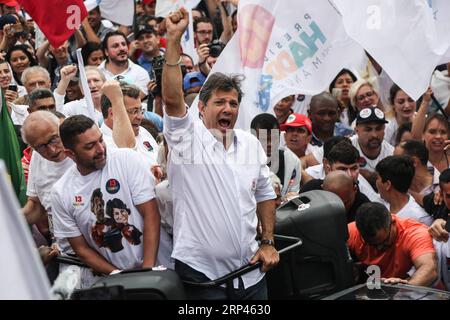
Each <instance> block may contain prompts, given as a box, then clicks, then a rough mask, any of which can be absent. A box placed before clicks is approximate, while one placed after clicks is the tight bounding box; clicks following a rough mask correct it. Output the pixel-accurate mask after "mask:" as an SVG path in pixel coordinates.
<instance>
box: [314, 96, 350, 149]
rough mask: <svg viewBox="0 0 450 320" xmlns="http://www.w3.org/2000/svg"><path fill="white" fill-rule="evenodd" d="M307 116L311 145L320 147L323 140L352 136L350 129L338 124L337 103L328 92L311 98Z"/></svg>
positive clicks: (338, 110)
mask: <svg viewBox="0 0 450 320" xmlns="http://www.w3.org/2000/svg"><path fill="white" fill-rule="evenodd" d="M308 116H309V118H310V119H311V122H312V125H313V126H312V127H313V134H312V140H311V144H312V145H316V146H319V147H321V146H322V145H323V143H324V141H325V140H327V139H329V138H331V137H333V136H348V135H351V134H353V130H352V129H350V128H348V127H346V126H345V125H343V124H342V123H340V122H338V121H339V117H340V109H339V102H338V100H337V99H336V98H335V97H334V96H333V95H331V94H330V93H328V92H322V93H320V94H317V95H315V96H313V97H312V98H311V102H310V103H309V110H308Z"/></svg>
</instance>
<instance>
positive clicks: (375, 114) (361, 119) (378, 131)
mask: <svg viewBox="0 0 450 320" xmlns="http://www.w3.org/2000/svg"><path fill="white" fill-rule="evenodd" d="M386 123H387V121H386V119H385V117H384V113H383V111H381V110H380V109H378V108H375V107H368V108H364V109H363V110H361V111H360V112H359V113H358V115H357V117H356V127H355V131H356V135H354V136H353V137H351V141H352V144H353V145H354V146H355V147H356V149H358V151H359V153H360V154H361V157H362V159H361V160H363V161H364V162H362V163H361V170H360V173H361V174H362V175H363V176H364V178H366V180H367V181H369V183H370V184H371V185H374V184H375V179H376V174H375V167H376V165H377V164H378V162H380V161H381V160H382V159H384V158H386V157H387V156H391V155H392V154H393V153H394V147H393V146H391V145H390V144H389V143H388V142H387V141H385V140H384V129H385V124H386Z"/></svg>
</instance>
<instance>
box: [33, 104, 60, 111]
mask: <svg viewBox="0 0 450 320" xmlns="http://www.w3.org/2000/svg"><path fill="white" fill-rule="evenodd" d="M36 109H37V110H39V111H41V110H44V111H50V110H55V109H56V105H54V104H49V105H47V106H45V105H44V106H39V107H37V108H36Z"/></svg>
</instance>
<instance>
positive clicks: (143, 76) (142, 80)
mask: <svg viewBox="0 0 450 320" xmlns="http://www.w3.org/2000/svg"><path fill="white" fill-rule="evenodd" d="M137 67H138V68H139V72H138V74H137V76H136V82H135V85H137V86H138V87H139V89H141V90H142V92H144V93H145V94H146V95H147V94H148V88H147V84H148V83H149V82H150V76H149V75H148V72H147V71H145V69H144V68H142V67H141V66H138V65H137Z"/></svg>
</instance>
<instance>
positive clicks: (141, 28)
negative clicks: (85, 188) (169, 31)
mask: <svg viewBox="0 0 450 320" xmlns="http://www.w3.org/2000/svg"><path fill="white" fill-rule="evenodd" d="M145 33H152V34H154V35H155V36H156V35H157V33H156V30H155V29H153V28H152V27H150V26H139V27H138V29H137V31H136V32H135V36H134V38H135V39H136V40H137V39H139V37H140V36H141V35H143V34H145Z"/></svg>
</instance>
